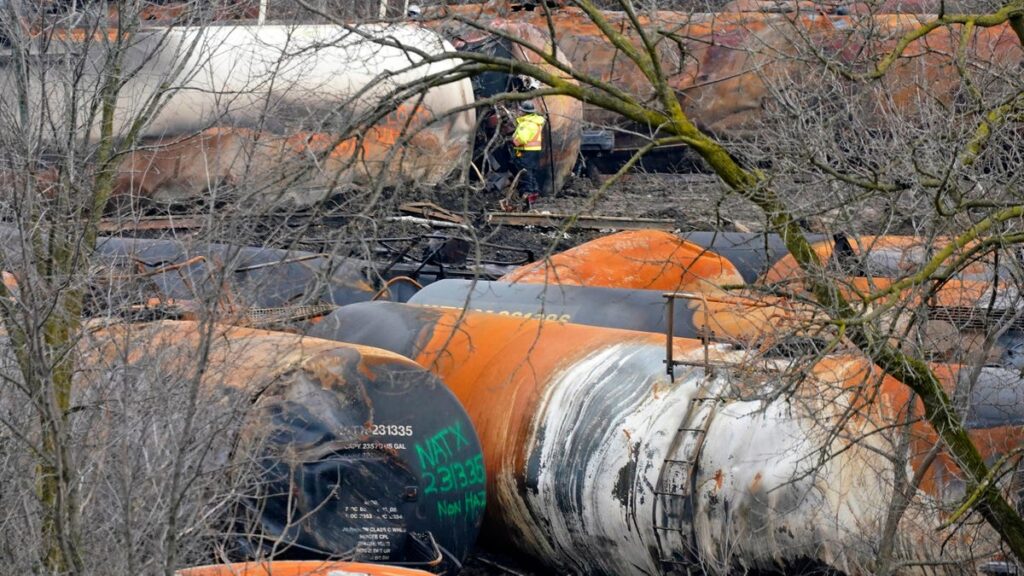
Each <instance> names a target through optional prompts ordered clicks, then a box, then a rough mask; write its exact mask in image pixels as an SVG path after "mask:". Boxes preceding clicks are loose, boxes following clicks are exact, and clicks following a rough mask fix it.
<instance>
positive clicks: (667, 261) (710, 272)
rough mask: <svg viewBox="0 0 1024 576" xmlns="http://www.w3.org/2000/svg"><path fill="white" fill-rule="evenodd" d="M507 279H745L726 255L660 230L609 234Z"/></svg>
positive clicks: (707, 282) (578, 282) (686, 287)
mask: <svg viewBox="0 0 1024 576" xmlns="http://www.w3.org/2000/svg"><path fill="white" fill-rule="evenodd" d="M501 280H502V281H505V282H525V283H531V284H540V283H551V284H562V285H567V286H604V287H611V288H634V289H642V290H665V291H691V290H692V291H708V290H713V289H716V288H717V287H718V286H723V285H737V284H743V277H742V276H741V275H740V273H739V272H738V271H737V270H736V268H735V267H734V266H733V265H732V263H731V262H729V261H728V260H726V259H725V258H722V257H721V256H719V255H717V254H715V253H714V252H711V251H709V250H708V249H706V248H702V247H700V246H698V245H696V244H693V243H690V242H687V241H685V240H682V239H680V238H679V237H677V236H675V235H674V234H669V233H668V232H661V231H658V230H632V231H627V232H620V233H618V234H612V235H609V236H603V237H601V238H598V239H596V240H591V241H590V242H586V243H584V244H580V245H579V246H576V247H575V248H571V249H569V250H566V251H565V252H561V253H559V254H555V255H554V256H551V257H550V258H548V259H546V260H542V261H539V262H535V263H533V264H530V265H528V266H523V267H522V268H519V269H517V270H515V271H513V272H511V273H509V274H506V275H505V276H503V277H502V278H501Z"/></svg>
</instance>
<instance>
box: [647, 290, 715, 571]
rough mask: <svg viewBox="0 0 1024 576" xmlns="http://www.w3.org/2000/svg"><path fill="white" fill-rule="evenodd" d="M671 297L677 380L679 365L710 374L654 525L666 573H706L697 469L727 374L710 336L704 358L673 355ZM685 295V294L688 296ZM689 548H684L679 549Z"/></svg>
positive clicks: (664, 475) (670, 462) (659, 493)
mask: <svg viewBox="0 0 1024 576" xmlns="http://www.w3.org/2000/svg"><path fill="white" fill-rule="evenodd" d="M665 296H666V297H667V299H668V304H669V305H668V317H669V322H668V326H669V327H668V330H666V335H665V336H666V364H667V366H666V368H667V369H668V371H669V374H670V376H672V378H673V380H674V376H675V374H674V370H675V367H676V366H680V365H687V366H692V367H695V368H696V367H700V368H703V369H704V379H703V381H702V382H701V384H700V385H699V386H698V387H697V390H696V391H695V392H694V396H693V398H691V399H690V403H689V406H688V407H687V410H686V414H685V415H684V416H683V419H682V421H681V423H680V426H679V428H678V429H677V431H676V434H675V436H674V437H673V438H672V443H671V444H670V445H669V450H668V453H667V454H666V456H665V459H664V464H663V466H662V467H661V472H660V473H659V475H658V483H657V485H656V486H655V489H654V530H655V536H656V538H657V543H658V554H659V558H658V563H659V564H660V566H661V569H662V573H664V574H687V575H690V574H704V570H703V568H702V567H701V563H700V559H699V557H698V554H697V540H696V532H695V526H694V519H695V514H696V493H697V477H696V476H697V469H698V466H699V463H700V454H701V450H702V448H703V446H704V440H705V438H706V436H707V432H708V429H709V428H710V426H711V422H712V420H713V419H714V415H715V412H716V409H717V408H718V404H719V403H720V402H721V401H722V398H721V396H720V395H721V393H722V391H723V388H724V387H725V385H726V382H727V379H725V378H720V377H718V375H717V373H716V372H717V371H716V367H715V366H714V365H713V364H712V363H711V362H709V359H708V350H707V348H708V345H709V343H708V340H707V339H704V362H681V361H677V360H674V359H673V358H672V355H671V354H672V322H671V318H672V310H673V306H672V301H673V300H674V298H675V297H678V296H677V295H676V294H671V295H670V294H666V295H665ZM683 297H685V296H683ZM680 550H681V551H683V552H682V554H680V553H679V551H680Z"/></svg>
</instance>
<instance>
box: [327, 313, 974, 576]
mask: <svg viewBox="0 0 1024 576" xmlns="http://www.w3.org/2000/svg"><path fill="white" fill-rule="evenodd" d="M314 334H316V335H317V336H318V337H325V338H337V339H344V340H349V341H354V342H359V343H363V344H369V345H374V346H382V347H385V348H387V349H391V350H394V351H397V352H400V353H403V354H407V355H409V356H410V357H412V358H415V359H416V360H417V362H419V363H420V364H421V365H423V366H425V367H429V368H430V369H431V370H432V371H433V372H435V373H436V374H437V375H438V376H440V377H441V378H442V379H443V380H444V381H445V382H446V384H447V385H448V386H450V387H451V388H452V390H453V391H454V392H455V394H456V395H457V396H458V398H459V400H460V401H461V402H462V403H463V405H464V406H465V407H466V410H467V412H468V413H469V415H470V418H471V419H472V420H473V421H474V423H475V424H476V425H477V430H478V433H479V434H480V438H481V442H482V445H483V447H484V454H485V462H486V464H487V469H488V472H489V488H490V492H489V494H490V500H489V509H488V525H489V529H490V530H493V531H494V533H496V534H501V538H502V540H501V541H502V542H507V543H509V544H510V545H512V546H513V547H515V548H516V549H518V550H520V551H522V552H526V553H529V554H531V555H534V556H535V557H537V558H539V559H541V560H543V561H544V562H546V563H548V564H550V565H552V566H554V567H556V568H558V569H560V570H568V571H572V572H579V573H588V574H616V575H621V574H674V573H682V572H685V570H686V569H697V568H698V567H700V569H703V570H707V571H708V572H709V573H714V574H725V573H730V571H731V570H733V569H736V568H751V569H755V568H767V569H780V568H783V569H784V568H785V567H786V566H787V565H791V563H797V562H801V561H811V562H817V563H820V564H823V565H828V566H831V567H833V568H835V569H838V570H842V571H844V572H846V573H849V574H866V573H869V571H870V567H871V565H872V564H871V563H872V562H873V561H874V559H875V554H876V550H877V547H876V545H877V542H876V541H875V540H876V539H877V538H878V536H879V534H880V528H881V526H882V524H883V522H884V519H885V515H886V512H887V506H888V503H889V498H890V496H891V490H892V488H891V478H892V474H893V473H894V469H893V463H892V461H890V460H889V459H888V458H887V457H886V456H884V454H893V455H896V456H903V457H909V458H911V460H912V461H915V462H919V461H920V459H921V458H923V456H924V454H925V453H926V452H927V449H923V450H922V448H923V447H924V446H926V445H927V447H928V448H930V446H931V445H930V444H928V443H929V441H931V440H932V439H933V438H934V436H931V437H928V436H927V430H926V429H921V428H919V427H915V428H914V432H915V434H917V432H918V431H921V432H922V433H923V435H922V436H920V438H918V437H917V436H915V438H916V440H915V442H914V443H912V449H911V450H910V451H909V452H904V451H901V449H900V448H899V446H901V444H900V443H899V442H897V441H896V440H897V438H895V437H893V436H891V435H888V434H887V431H891V430H892V426H893V425H894V424H898V423H899V422H901V421H902V420H901V419H900V418H901V416H902V417H905V414H906V409H908V408H909V407H912V406H913V405H912V404H909V403H907V401H908V395H907V392H906V388H905V387H904V386H902V384H899V383H898V382H895V381H893V380H892V379H886V380H880V379H879V375H880V373H879V372H878V371H877V369H874V368H872V367H871V365H870V364H867V363H865V362H864V361H863V360H861V359H858V358H843V357H836V358H826V359H824V360H823V361H821V362H820V363H819V364H818V365H816V366H815V367H814V368H813V369H812V370H810V371H809V372H802V375H800V374H801V373H798V372H792V373H791V372H789V368H790V366H789V363H788V361H778V362H775V361H770V362H763V361H759V360H755V359H754V358H753V357H751V356H747V355H745V354H743V353H735V352H727V351H725V350H723V349H722V348H721V347H719V346H716V345H711V346H710V347H708V349H707V350H706V351H705V349H704V347H703V346H702V345H701V344H700V343H699V342H698V341H694V340H685V339H676V340H675V342H674V348H675V355H676V357H677V358H679V359H682V360H683V362H684V364H683V365H682V366H679V367H677V369H676V373H675V380H674V382H673V381H670V380H669V378H668V377H667V375H666V374H665V367H664V360H665V340H664V336H663V335H660V334H652V333H642V332H631V331H623V330H612V329H604V328H595V327H589V326H580V325H573V324H570V323H563V322H559V321H557V320H551V319H545V320H543V321H541V320H533V319H524V318H510V317H507V316H500V315H497V314H481V313H476V312H464V311H462V310H443V309H436V308H435V309H431V308H423V307H417V306H408V305H398V304H388V303H365V304H355V305H352V306H347V307H344V308H342V309H340V310H339V311H337V312H335V313H334V314H332V315H331V316H330V317H328V318H327V319H325V321H324V322H322V323H321V324H319V325H318V326H317V327H316V329H315V331H314ZM705 358H707V360H705ZM705 362H708V364H705ZM795 378H799V379H801V380H799V384H800V385H799V386H798V387H796V388H795V390H796V392H795V395H790V396H786V395H783V396H780V397H777V398H775V399H773V397H772V396H771V395H770V393H771V391H772V390H776V389H778V387H779V386H784V385H786V384H795V383H796V382H794V381H793V379H795ZM879 386H881V387H882V388H881V389H879ZM879 391H880V392H881V393H879ZM766 394H768V395H767V396H766ZM696 405H700V406H702V408H695V407H694V406H696ZM850 409H853V412H852V414H853V417H852V418H851V417H850V415H851V412H850ZM833 426H839V430H840V431H841V432H840V433H839V434H836V435H831V436H830V435H829V434H828V430H829V429H830V427H833ZM694 430H697V431H696V432H695V431H694ZM699 438H703V439H702V440H699V441H698V439H699ZM854 439H855V440H856V441H853V440H854ZM823 455H825V456H826V458H825V459H824V460H822V459H821V457H822V456H823ZM915 459H917V460H915ZM934 487H935V485H932V487H931V488H927V490H928V491H926V492H925V493H923V494H922V495H921V497H920V498H919V499H918V500H915V502H914V503H913V504H912V506H911V511H910V512H909V513H908V515H907V517H906V519H905V520H904V524H903V525H902V526H901V529H900V530H899V531H898V533H897V538H898V539H899V542H898V543H897V546H896V553H897V555H898V558H899V559H910V560H919V559H922V558H925V557H929V556H931V557H935V556H936V555H937V554H938V553H939V550H938V546H937V545H936V544H935V543H936V541H937V540H936V538H935V535H934V529H935V528H936V527H937V525H938V523H939V522H940V521H941V518H940V516H939V515H937V514H936V513H935V511H934V510H933V509H931V508H930V507H931V506H934V505H936V503H937V500H936V499H935V497H936V496H940V495H941V494H940V492H939V491H938V490H933V489H934ZM988 537H990V534H987V533H985V532H984V531H982V532H981V533H978V534H976V535H975V536H973V537H972V538H973V541H969V542H966V544H967V545H969V544H972V543H980V541H982V540H984V539H986V538H988ZM961 543H962V542H959V541H958V542H952V543H950V545H949V547H948V548H947V550H946V551H945V554H947V556H946V557H947V558H955V559H957V560H959V559H961V556H959V554H960V553H961V552H962V550H961V549H960V548H959V545H960V544H961Z"/></svg>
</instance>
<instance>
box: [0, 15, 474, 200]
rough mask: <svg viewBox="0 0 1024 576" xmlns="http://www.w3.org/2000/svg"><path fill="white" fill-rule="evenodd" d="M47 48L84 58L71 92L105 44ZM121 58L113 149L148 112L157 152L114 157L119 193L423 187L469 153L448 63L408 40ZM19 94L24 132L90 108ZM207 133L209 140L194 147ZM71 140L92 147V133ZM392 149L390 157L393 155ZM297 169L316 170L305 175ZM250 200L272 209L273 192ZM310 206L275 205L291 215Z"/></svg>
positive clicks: (341, 40) (468, 105) (240, 28)
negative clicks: (37, 121)
mask: <svg viewBox="0 0 1024 576" xmlns="http://www.w3.org/2000/svg"><path fill="white" fill-rule="evenodd" d="M51 42H52V46H53V47H52V48H51V50H61V49H62V50H68V51H85V54H86V56H87V60H90V63H91V64H92V65H87V66H83V69H84V72H83V74H84V78H83V79H82V80H81V82H82V85H90V83H98V82H99V81H100V80H101V74H102V73H103V66H102V61H103V58H104V57H105V48H104V47H105V45H106V44H105V42H103V41H101V40H99V39H98V38H96V37H93V35H91V34H86V33H82V34H78V33H75V31H73V30H71V31H57V32H53V33H52V38H51ZM127 46H128V48H126V51H125V53H124V63H123V69H124V70H129V71H132V72H133V74H132V75H130V76H129V77H128V79H127V81H126V84H125V86H124V88H123V89H122V90H121V91H120V92H119V94H118V101H117V113H116V114H115V118H114V126H113V127H114V135H115V137H118V138H120V137H122V136H125V135H126V134H127V133H128V131H129V129H130V127H131V126H132V124H133V122H135V121H136V119H137V118H139V117H140V115H141V114H144V113H145V112H146V110H147V106H150V105H152V104H154V103H157V102H160V103H162V106H161V107H159V108H157V109H156V111H155V113H153V114H152V115H151V117H150V118H149V119H148V121H147V122H145V123H144V124H143V125H142V131H141V133H140V134H139V136H140V137H141V138H143V139H144V140H149V141H150V143H153V144H156V145H157V146H158V147H159V146H163V147H165V150H163V151H161V150H159V149H157V150H140V151H137V152H135V153H134V154H129V155H127V156H126V158H125V159H124V160H123V161H122V163H121V166H120V171H121V173H122V174H121V176H120V177H119V180H120V182H119V184H120V188H121V192H122V193H136V194H138V193H142V192H145V193H146V194H148V195H150V196H152V197H154V198H157V199H161V200H167V201H171V200H178V201H182V200H187V199H189V198H190V197H193V196H195V195H197V192H202V188H201V187H200V189H199V190H198V191H196V190H195V187H196V186H201V185H202V184H203V183H202V182H201V180H202V176H201V175H202V174H203V173H204V172H205V173H206V174H208V177H209V179H210V180H211V182H210V184H212V183H216V182H217V181H219V180H228V181H231V180H241V179H242V178H243V177H244V178H246V179H247V181H248V182H250V183H254V184H258V183H261V182H263V181H265V180H266V179H267V178H269V176H268V175H270V174H273V173H274V171H275V170H276V171H280V170H283V169H284V168H286V167H289V164H299V165H301V166H302V169H304V170H306V171H311V172H313V174H312V176H311V178H312V181H313V182H315V183H317V184H319V185H320V186H328V185H339V184H345V183H347V182H361V183H365V182H367V181H369V180H375V179H377V178H384V179H385V180H387V182H388V183H392V184H393V183H399V182H418V183H422V184H425V185H432V184H436V183H438V182H441V181H443V180H444V179H445V178H446V177H447V176H449V175H450V174H451V173H452V172H453V171H455V170H457V169H459V168H460V167H462V166H463V160H464V159H466V158H467V155H468V153H469V151H470V147H471V145H472V141H473V136H474V130H475V113H474V110H473V109H472V102H473V93H472V87H471V86H470V82H469V80H468V79H465V78H462V79H459V78H451V79H450V80H451V81H449V82H443V81H441V79H442V78H444V77H445V76H446V75H447V74H449V73H451V71H452V70H453V69H454V68H455V67H456V66H457V65H458V64H459V61H458V60H457V59H443V58H442V59H438V60H436V61H429V60H428V58H429V57H431V56H437V55H439V54H442V53H450V52H452V51H453V48H452V46H451V45H450V44H449V43H447V42H445V41H444V40H443V39H442V38H441V37H440V36H438V35H437V34H435V33H434V32H431V31H429V30H426V29H424V28H421V27H418V26H413V25H372V26H371V25H368V26H360V27H344V26H334V25H263V26H254V25H248V26H247V25H234V24H226V25H219V26H206V27H188V26H181V27H169V28H162V27H146V28H142V29H140V30H139V31H137V32H134V33H133V34H132V36H131V42H130V43H128V44H127ZM0 74H2V76H0V86H2V87H4V88H5V89H4V91H3V93H4V94H7V95H8V96H7V98H11V97H13V94H15V93H16V90H15V88H14V87H15V83H16V78H15V71H14V67H13V65H12V64H8V65H7V66H5V67H3V68H0ZM421 82H423V83H428V84H434V85H433V86H432V87H429V88H426V89H425V90H424V91H423V93H422V97H420V95H419V94H418V93H417V92H416V91H415V90H410V86H413V85H417V84H419V83H421ZM28 90H29V101H30V102H29V104H30V106H29V111H30V113H31V114H32V116H33V117H34V118H37V117H39V115H41V114H44V110H46V111H48V112H46V113H49V114H51V115H52V116H53V117H54V118H62V119H63V118H68V117H73V116H72V110H71V108H72V107H75V106H78V107H80V108H82V107H88V106H90V105H92V104H94V102H93V101H92V99H94V98H95V97H96V96H94V95H91V94H87V95H79V98H78V100H75V101H71V100H69V99H67V96H66V95H65V91H62V90H52V89H50V90H44V87H43V86H42V85H40V84H37V83H33V84H31V85H30V86H29V87H28ZM462 107H465V109H461V108H462ZM83 109H85V108H83ZM79 117H82V118H87V117H88V116H87V115H85V114H81V115H79ZM212 128H215V129H217V130H218V131H219V132H216V133H214V134H210V133H207V134H203V135H200V136H198V137H196V136H194V135H195V134H197V133H200V132H202V131H204V130H208V129H212ZM77 131H78V134H79V135H80V136H81V137H83V138H84V137H86V136H89V137H90V138H91V139H92V140H93V141H95V140H96V138H97V137H98V135H99V121H98V119H97V120H95V121H94V123H93V124H91V125H90V124H85V125H83V126H81V127H78V128H77ZM62 137H63V136H62V135H60V134H58V135H55V136H54V138H62ZM190 137H192V138H190ZM193 138H195V139H193ZM186 142H191V143H192V144H187V145H186V144H184V143H186ZM398 144H403V145H404V146H403V148H402V153H400V154H399V153H396V145H398ZM197 150H198V152H197ZM311 155H317V156H318V157H321V160H322V161H321V162H311V161H310V158H309V157H310V156H311ZM303 161H304V162H303ZM183 162H184V163H185V164H187V165H186V166H184V167H183V168H182V166H181V164H182V163H183ZM175 166H177V168H175V169H174V170H172V169H171V168H172V167H175ZM204 167H205V168H207V169H206V170H205V171H204V169H203V168H204ZM147 170H153V171H157V170H162V172H163V173H164V174H166V173H168V172H174V171H175V170H178V171H179V172H183V174H182V178H184V179H186V180H190V181H189V182H187V185H185V186H183V188H184V189H182V190H179V189H178V188H179V187H182V185H181V184H179V183H177V182H176V181H175V179H174V178H167V177H166V176H164V177H161V178H157V177H155V176H153V175H149V177H148V178H147V177H146V176H144V175H145V174H146V172H147ZM293 170H294V168H293ZM186 177H187V178H186ZM133 180H134V182H138V185H137V186H136V184H134V183H133ZM147 180H148V181H149V182H148V183H147ZM153 180H158V181H161V182H156V183H154V182H153ZM158 183H162V185H156V184H158ZM275 188H277V187H275ZM276 193H277V194H281V192H280V190H276ZM263 194H264V196H265V197H268V198H270V199H275V198H274V197H273V195H274V194H275V190H268V191H264V192H263ZM318 197H319V196H315V195H314V196H313V197H309V198H307V197H299V198H290V199H289V200H290V201H291V202H292V203H294V204H304V203H309V202H310V201H311V199H312V198H318Z"/></svg>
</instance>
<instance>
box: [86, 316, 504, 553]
mask: <svg viewBox="0 0 1024 576" xmlns="http://www.w3.org/2000/svg"><path fill="white" fill-rule="evenodd" d="M206 328H207V327H204V326H201V325H200V324H198V323H194V322H157V323H152V324H141V325H115V326H111V327H107V328H105V329H103V330H101V331H98V332H93V333H91V334H90V335H89V337H88V338H87V339H86V341H84V342H83V344H82V348H83V352H84V353H85V354H84V357H85V365H86V366H88V367H89V368H90V370H88V371H86V373H87V374H103V373H111V372H110V371H111V370H114V372H113V373H118V372H117V370H120V369H121V368H123V367H134V368H135V369H136V370H138V371H139V374H143V375H144V374H146V373H147V372H146V371H147V370H152V371H155V372H154V374H159V377H161V378H166V379H168V381H170V379H173V378H175V377H179V378H182V379H185V380H188V379H190V378H191V377H193V376H194V371H195V367H194V365H193V362H194V360H195V358H196V351H197V349H198V346H199V343H200V334H201V333H202V330H205V329H206ZM115 369H116V370H115ZM140 377H144V376H140ZM83 378H85V376H83ZM82 384H84V382H82ZM200 393H201V397H202V404H203V405H204V406H211V407H213V409H214V410H217V409H221V408H223V411H224V418H225V424H228V423H229V422H230V421H231V419H232V418H235V417H238V416H242V420H241V421H242V422H243V423H242V425H241V428H240V429H238V430H236V431H235V434H237V442H238V445H237V446H235V445H234V444H235V441H231V442H228V443H229V444H230V445H232V446H233V447H234V449H233V450H231V451H230V452H229V451H227V450H225V451H223V452H221V451H216V452H215V453H216V454H219V455H220V456H219V458H221V460H222V461H218V462H216V463H215V465H217V466H228V465H229V464H230V465H234V466H231V467H228V468H227V469H229V470H240V471H242V472H241V473H243V474H247V475H248V476H247V477H246V478H240V479H238V480H239V481H240V482H241V484H240V486H249V487H259V488H258V491H256V492H252V493H247V494H246V499H245V500H244V504H245V505H244V506H243V510H241V511H240V512H239V517H238V518H237V521H238V522H240V523H244V522H246V521H247V518H254V519H256V526H255V527H252V526H244V525H241V526H239V527H238V529H239V530H240V531H241V533H243V534H253V535H254V536H253V537H252V538H251V539H250V546H252V547H253V548H257V549H258V548H261V547H262V546H264V545H267V544H271V543H273V542H274V541H276V540H280V541H281V545H280V546H279V549H282V550H287V554H288V555H289V556H291V557H307V558H323V557H328V556H330V557H335V558H347V559H353V560H356V561H359V560H362V561H374V562H409V563H414V564H420V565H421V566H430V567H434V568H438V567H440V566H441V563H442V560H441V559H440V558H439V557H437V556H435V554H438V553H439V550H440V549H436V550H427V551H426V552H424V551H422V550H421V549H420V546H419V545H418V544H417V542H414V540H413V538H414V535H416V538H426V539H427V540H428V541H429V538H427V537H425V536H424V535H426V534H427V533H429V535H430V537H432V538H433V539H434V540H436V542H437V543H438V544H440V545H441V546H442V547H443V548H444V550H445V551H446V552H445V554H450V555H451V556H454V558H455V559H457V560H461V559H463V558H465V556H466V555H467V554H468V553H469V551H470V550H471V549H472V547H473V544H474V542H475V540H476V535H477V532H478V530H479V528H480V524H481V521H482V517H483V509H484V502H485V495H484V490H485V472H484V469H483V462H482V456H481V452H480V444H479V442H478V440H477V437H476V434H475V433H474V431H473V427H472V424H471V423H470V421H469V419H468V418H467V416H466V414H465V412H464V411H463V410H462V408H461V407H460V405H459V403H458V401H457V400H456V399H455V397H454V396H453V395H452V394H451V392H449V391H448V389H447V388H446V387H445V386H444V385H443V384H442V383H441V382H440V380H438V378H437V377H435V376H433V375H431V374H430V373H429V372H427V371H425V370H423V369H422V368H420V367H419V366H417V365H416V364H414V363H413V362H412V361H410V360H409V359H407V358H403V357H401V356H399V355H396V354H394V353H391V352H387V351H384V350H379V349H374V348H368V347H365V346H356V345H348V344H341V343H338V342H329V341H326V340H318V339H314V338H309V337H302V336H299V335H295V334H286V333H280V332H267V331H261V330H252V329H247V328H238V327H227V326H215V327H214V328H213V331H212V333H211V344H210V349H209V363H208V365H207V366H206V370H204V371H203V373H202V383H201V390H200ZM233 407H234V408H233ZM235 409H237V410H239V411H240V412H239V413H236V412H234V410H235ZM231 454H234V455H236V456H237V457H238V458H240V459H243V460H242V461H239V462H228V461H223V460H224V459H226V458H229V457H230V455H231ZM250 476H251V477H250ZM245 480H248V482H246V481H245ZM246 511H248V513H246ZM250 530H252V531H251V532H250Z"/></svg>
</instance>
